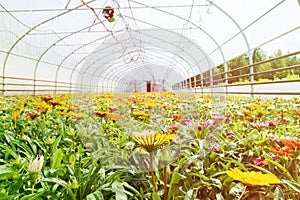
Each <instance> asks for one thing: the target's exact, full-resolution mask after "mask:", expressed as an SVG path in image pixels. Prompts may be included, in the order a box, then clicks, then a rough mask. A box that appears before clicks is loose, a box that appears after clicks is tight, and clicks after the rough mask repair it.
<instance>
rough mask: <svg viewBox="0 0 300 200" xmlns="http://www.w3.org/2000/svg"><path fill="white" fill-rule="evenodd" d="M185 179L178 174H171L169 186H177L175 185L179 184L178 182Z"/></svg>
mask: <svg viewBox="0 0 300 200" xmlns="http://www.w3.org/2000/svg"><path fill="white" fill-rule="evenodd" d="M185 178H186V176H184V175H182V174H180V173H178V172H173V175H172V179H171V182H170V185H173V184H177V183H179V181H180V180H182V179H185Z"/></svg>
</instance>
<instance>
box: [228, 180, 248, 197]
mask: <svg viewBox="0 0 300 200" xmlns="http://www.w3.org/2000/svg"><path fill="white" fill-rule="evenodd" d="M245 190H246V187H245V186H243V185H242V184H240V183H238V184H236V185H235V186H234V187H232V188H231V189H230V191H229V194H231V195H233V196H235V197H242V196H243V193H244V192H245Z"/></svg>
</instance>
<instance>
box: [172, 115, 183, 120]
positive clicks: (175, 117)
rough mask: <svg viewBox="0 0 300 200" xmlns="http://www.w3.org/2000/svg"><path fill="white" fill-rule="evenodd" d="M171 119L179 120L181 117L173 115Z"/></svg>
mask: <svg viewBox="0 0 300 200" xmlns="http://www.w3.org/2000/svg"><path fill="white" fill-rule="evenodd" d="M172 118H173V119H181V116H180V115H173V116H172Z"/></svg>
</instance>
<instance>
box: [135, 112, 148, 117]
mask: <svg viewBox="0 0 300 200" xmlns="http://www.w3.org/2000/svg"><path fill="white" fill-rule="evenodd" d="M132 114H133V116H135V117H147V116H149V114H147V113H145V112H143V111H139V112H133V113H132Z"/></svg>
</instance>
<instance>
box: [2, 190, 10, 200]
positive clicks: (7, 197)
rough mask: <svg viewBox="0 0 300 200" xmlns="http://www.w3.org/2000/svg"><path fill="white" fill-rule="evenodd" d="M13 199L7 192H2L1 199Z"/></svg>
mask: <svg viewBox="0 0 300 200" xmlns="http://www.w3.org/2000/svg"><path fill="white" fill-rule="evenodd" d="M11 199H13V197H9V196H7V194H5V193H1V192H0V200H11Z"/></svg>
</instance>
